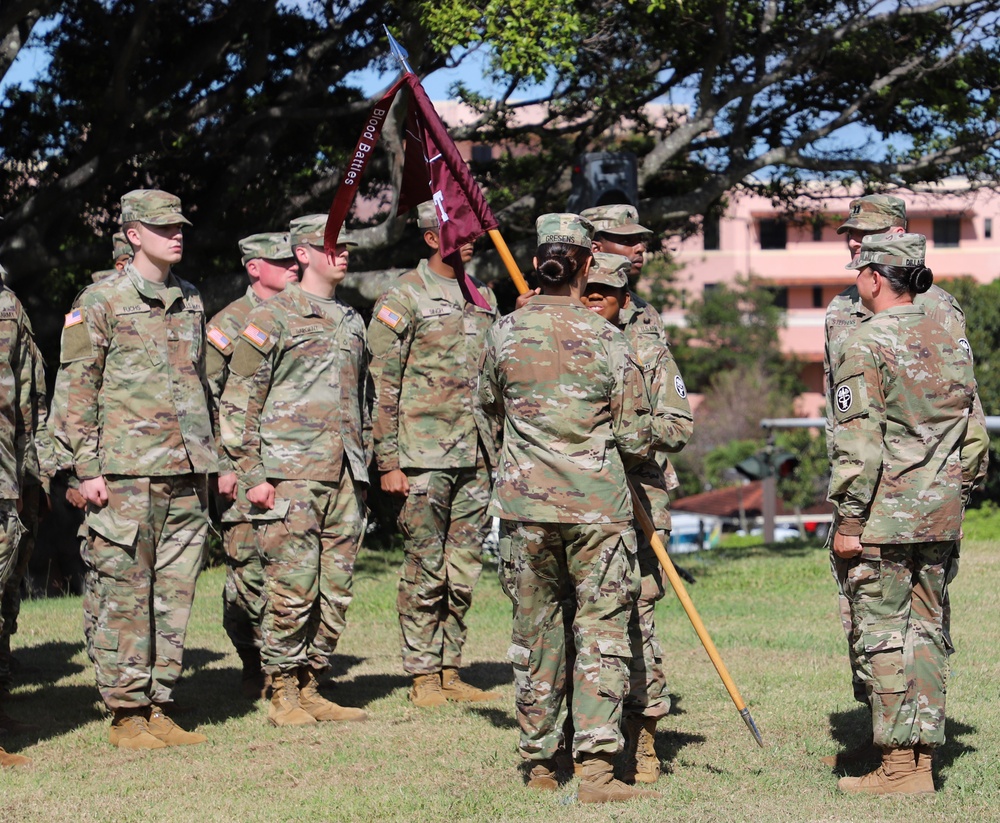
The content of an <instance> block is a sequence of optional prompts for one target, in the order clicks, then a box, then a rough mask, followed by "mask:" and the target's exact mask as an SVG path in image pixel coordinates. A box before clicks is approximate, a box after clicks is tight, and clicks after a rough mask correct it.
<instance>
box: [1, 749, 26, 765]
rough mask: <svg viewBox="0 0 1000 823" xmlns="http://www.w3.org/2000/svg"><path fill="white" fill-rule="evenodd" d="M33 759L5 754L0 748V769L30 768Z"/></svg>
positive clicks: (20, 755)
mask: <svg viewBox="0 0 1000 823" xmlns="http://www.w3.org/2000/svg"><path fill="white" fill-rule="evenodd" d="M30 765H31V758H30V757H25V756H24V755H23V754H11V753H10V752H5V751H4V750H3V747H2V746H0V769H13V768H14V767H15V766H30Z"/></svg>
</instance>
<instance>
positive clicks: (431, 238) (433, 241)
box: [424, 229, 441, 251]
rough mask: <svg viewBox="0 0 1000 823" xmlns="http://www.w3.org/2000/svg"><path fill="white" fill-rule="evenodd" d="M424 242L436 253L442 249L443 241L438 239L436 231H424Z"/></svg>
mask: <svg viewBox="0 0 1000 823" xmlns="http://www.w3.org/2000/svg"><path fill="white" fill-rule="evenodd" d="M424 242H425V243H426V244H427V245H428V246H430V247H431V248H432V249H434V251H437V250H438V249H440V248H441V239H440V238H439V237H438V233H437V230H436V229H424Z"/></svg>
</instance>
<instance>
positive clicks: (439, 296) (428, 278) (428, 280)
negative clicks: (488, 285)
mask: <svg viewBox="0 0 1000 823" xmlns="http://www.w3.org/2000/svg"><path fill="white" fill-rule="evenodd" d="M417 274H419V275H420V279H421V280H422V281H423V283H424V293H425V294H426V295H427V297H429V298H430V299H431V300H443V301H444V302H446V303H452V304H454V302H455V298H454V297H453V296H452V295H450V294H448V292H446V291H445V290H444V284H443V283H442V282H441V281H442V280H446V279H447V278H445V277H442V276H441V275H440V274H435V273H434V272H433V271H431V267H430V262H429V261H428V260H421V261H420V262H419V263H417ZM453 282H454V283H455V287H456V288H459V285H458V280H457V279H456V280H454V281H453ZM473 286H475V284H473ZM462 302H463V303H464V302H465V301H464V299H463V300H462Z"/></svg>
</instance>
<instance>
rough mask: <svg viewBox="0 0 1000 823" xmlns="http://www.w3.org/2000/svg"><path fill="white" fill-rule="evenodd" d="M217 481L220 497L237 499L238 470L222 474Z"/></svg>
mask: <svg viewBox="0 0 1000 823" xmlns="http://www.w3.org/2000/svg"><path fill="white" fill-rule="evenodd" d="M217 483H218V488H219V496H220V497H224V498H225V499H226V500H235V499H236V472H226V473H225V474H220V475H219V479H218V481H217Z"/></svg>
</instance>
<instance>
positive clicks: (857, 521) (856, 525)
mask: <svg viewBox="0 0 1000 823" xmlns="http://www.w3.org/2000/svg"><path fill="white" fill-rule="evenodd" d="M864 530H865V520H864V518H861V517H845V518H844V519H843V520H841V521H840V524H839V525H838V526H837V531H838V532H840V533H841V534H843V535H845V536H846V537H861V535H862V533H863V532H864Z"/></svg>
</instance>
